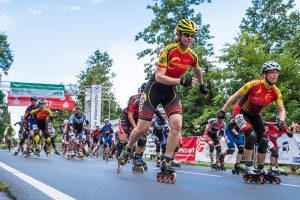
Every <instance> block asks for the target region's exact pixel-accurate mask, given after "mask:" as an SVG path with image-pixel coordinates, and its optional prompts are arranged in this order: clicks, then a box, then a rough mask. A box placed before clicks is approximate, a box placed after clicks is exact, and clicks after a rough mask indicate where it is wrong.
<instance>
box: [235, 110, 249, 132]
mask: <svg viewBox="0 0 300 200" xmlns="http://www.w3.org/2000/svg"><path fill="white" fill-rule="evenodd" d="M234 121H235V123H236V125H237V126H238V127H239V128H240V129H241V130H243V129H244V128H245V127H246V126H247V122H246V121H245V119H244V117H243V115H242V114H238V115H236V116H235V119H234Z"/></svg>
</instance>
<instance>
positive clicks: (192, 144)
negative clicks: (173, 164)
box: [175, 137, 197, 162]
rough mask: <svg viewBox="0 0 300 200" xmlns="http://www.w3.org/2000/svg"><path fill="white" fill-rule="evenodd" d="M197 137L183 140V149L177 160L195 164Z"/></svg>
mask: <svg viewBox="0 0 300 200" xmlns="http://www.w3.org/2000/svg"><path fill="white" fill-rule="evenodd" d="M196 144H197V137H185V138H182V147H181V148H179V150H178V153H177V154H176V157H175V160H177V161H184V162H195V158H196Z"/></svg>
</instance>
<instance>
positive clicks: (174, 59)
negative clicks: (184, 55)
mask: <svg viewBox="0 0 300 200" xmlns="http://www.w3.org/2000/svg"><path fill="white" fill-rule="evenodd" d="M176 60H178V61H179V62H180V58H178V57H174V58H172V59H171V60H170V62H174V61H176Z"/></svg>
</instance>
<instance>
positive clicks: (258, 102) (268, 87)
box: [217, 61, 286, 184]
mask: <svg viewBox="0 0 300 200" xmlns="http://www.w3.org/2000/svg"><path fill="white" fill-rule="evenodd" d="M280 71H281V68H280V65H279V64H278V63H276V62H274V61H268V62H266V63H264V64H263V66H262V68H261V75H262V78H259V79H255V80H251V81H249V82H248V83H246V84H245V85H244V86H243V87H241V88H240V89H239V90H238V91H237V92H236V93H235V94H233V95H232V96H231V97H230V98H229V99H228V101H227V102H226V103H225V105H224V106H223V108H222V109H221V110H220V111H219V112H218V114H217V115H218V116H219V117H224V116H225V112H226V110H227V109H228V107H229V106H230V105H231V104H233V103H234V102H235V101H236V100H237V99H239V100H238V102H237V103H236V104H235V106H234V108H233V111H232V115H233V118H234V121H235V123H236V124H237V126H238V127H239V128H240V129H241V130H242V132H243V134H244V136H245V160H246V167H245V174H244V175H243V178H244V180H245V181H248V180H249V181H255V182H258V183H260V184H263V183H264V182H265V180H264V178H263V175H262V174H265V173H266V170H265V169H264V163H265V156H266V151H267V148H268V138H267V136H266V134H265V127H264V123H263V120H262V118H261V115H260V113H261V111H262V109H263V108H264V107H267V106H268V105H269V104H270V103H271V102H273V101H275V103H276V105H277V107H278V110H279V116H280V117H279V118H280V119H279V122H278V123H277V126H278V129H279V130H280V131H282V129H283V127H284V121H285V118H286V114H285V113H286V111H285V108H284V105H283V101H282V96H281V92H280V90H279V89H278V88H277V87H276V86H275V83H276V82H277V79H278V76H279V73H280ZM255 144H258V150H257V151H258V154H257V160H258V168H257V170H256V169H255V168H254V166H253V160H252V154H253V148H254V145H255Z"/></svg>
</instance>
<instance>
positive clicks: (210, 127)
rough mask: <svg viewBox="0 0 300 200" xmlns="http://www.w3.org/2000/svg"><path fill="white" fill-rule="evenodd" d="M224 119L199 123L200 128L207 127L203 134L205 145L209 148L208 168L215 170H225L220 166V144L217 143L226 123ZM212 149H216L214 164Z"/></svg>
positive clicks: (212, 119)
mask: <svg viewBox="0 0 300 200" xmlns="http://www.w3.org/2000/svg"><path fill="white" fill-rule="evenodd" d="M222 119H224V118H220V117H218V118H211V119H208V120H206V121H204V122H202V123H201V125H200V126H203V125H207V126H206V130H205V132H204V136H205V140H206V143H207V144H208V146H209V157H210V167H211V168H213V169H216V170H220V169H221V170H225V168H224V166H221V165H220V160H219V159H220V155H221V150H222V149H221V143H220V141H219V139H220V137H221V134H220V132H221V131H222V132H223V133H224V130H225V127H226V123H225V122H224V121H223V120H222ZM214 149H216V162H214Z"/></svg>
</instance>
